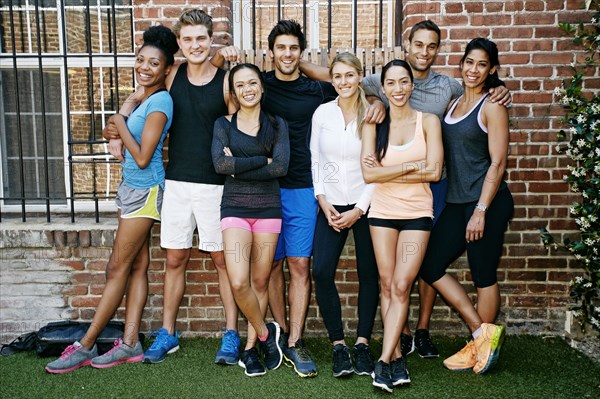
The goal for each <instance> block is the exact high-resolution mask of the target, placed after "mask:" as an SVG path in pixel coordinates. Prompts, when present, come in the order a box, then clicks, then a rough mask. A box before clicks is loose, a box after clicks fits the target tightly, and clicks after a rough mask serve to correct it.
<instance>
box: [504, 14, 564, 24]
mask: <svg viewBox="0 0 600 399" xmlns="http://www.w3.org/2000/svg"><path fill="white" fill-rule="evenodd" d="M514 16H515V25H531V24H532V21H535V24H536V25H554V24H555V23H556V22H555V21H556V17H555V15H554V14H553V13H541V12H535V13H533V12H527V13H519V14H514Z"/></svg>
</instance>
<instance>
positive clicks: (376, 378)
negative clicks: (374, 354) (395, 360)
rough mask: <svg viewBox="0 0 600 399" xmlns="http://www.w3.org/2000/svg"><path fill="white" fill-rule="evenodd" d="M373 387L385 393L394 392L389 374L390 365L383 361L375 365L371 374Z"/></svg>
mask: <svg viewBox="0 0 600 399" xmlns="http://www.w3.org/2000/svg"><path fill="white" fill-rule="evenodd" d="M372 377H373V386H374V387H377V388H380V389H383V390H384V391H387V392H393V391H394V385H392V377H391V374H390V365H389V364H387V363H386V362H384V361H383V360H380V361H378V362H377V363H375V369H374V370H373V373H372Z"/></svg>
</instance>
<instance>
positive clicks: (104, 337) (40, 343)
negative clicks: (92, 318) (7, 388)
mask: <svg viewBox="0 0 600 399" xmlns="http://www.w3.org/2000/svg"><path fill="white" fill-rule="evenodd" d="M90 324H91V323H83V322H79V321H70V320H64V321H57V322H53V323H48V324H47V325H46V326H44V327H42V328H40V330H39V331H37V332H32V333H28V334H24V335H21V336H20V337H18V338H17V339H15V340H14V341H13V342H11V343H10V344H6V345H2V349H1V350H0V354H1V355H3V356H9V355H12V354H14V353H17V352H23V351H29V350H34V349H35V351H36V353H37V354H38V355H39V356H43V357H48V356H60V354H61V353H62V351H63V350H65V348H66V347H67V346H69V345H71V344H73V343H74V342H75V341H79V340H81V339H82V338H83V336H84V335H85V333H86V331H87V330H88V328H89V327H90ZM124 330H125V324H124V323H123V322H121V321H110V322H108V324H107V325H106V327H104V330H102V332H101V333H100V335H99V336H98V339H96V345H98V354H103V353H106V352H108V351H109V350H110V349H111V348H112V347H113V345H114V342H115V341H116V340H118V339H119V338H123V331H124ZM139 340H140V342H141V343H142V344H143V343H144V335H143V334H141V333H140V336H139Z"/></svg>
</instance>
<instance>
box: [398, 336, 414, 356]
mask: <svg viewBox="0 0 600 399" xmlns="http://www.w3.org/2000/svg"><path fill="white" fill-rule="evenodd" d="M414 351H415V341H414V340H413V337H412V335H406V334H404V333H400V353H402V357H406V356H408V355H410V354H411V353H413V352H414Z"/></svg>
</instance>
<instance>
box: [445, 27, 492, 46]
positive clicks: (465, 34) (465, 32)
mask: <svg viewBox="0 0 600 399" xmlns="http://www.w3.org/2000/svg"><path fill="white" fill-rule="evenodd" d="M489 35H490V29H489V28H477V29H475V28H452V29H450V35H449V36H450V40H471V39H473V38H474V37H488V36H489ZM465 44H466V42H465Z"/></svg>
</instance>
